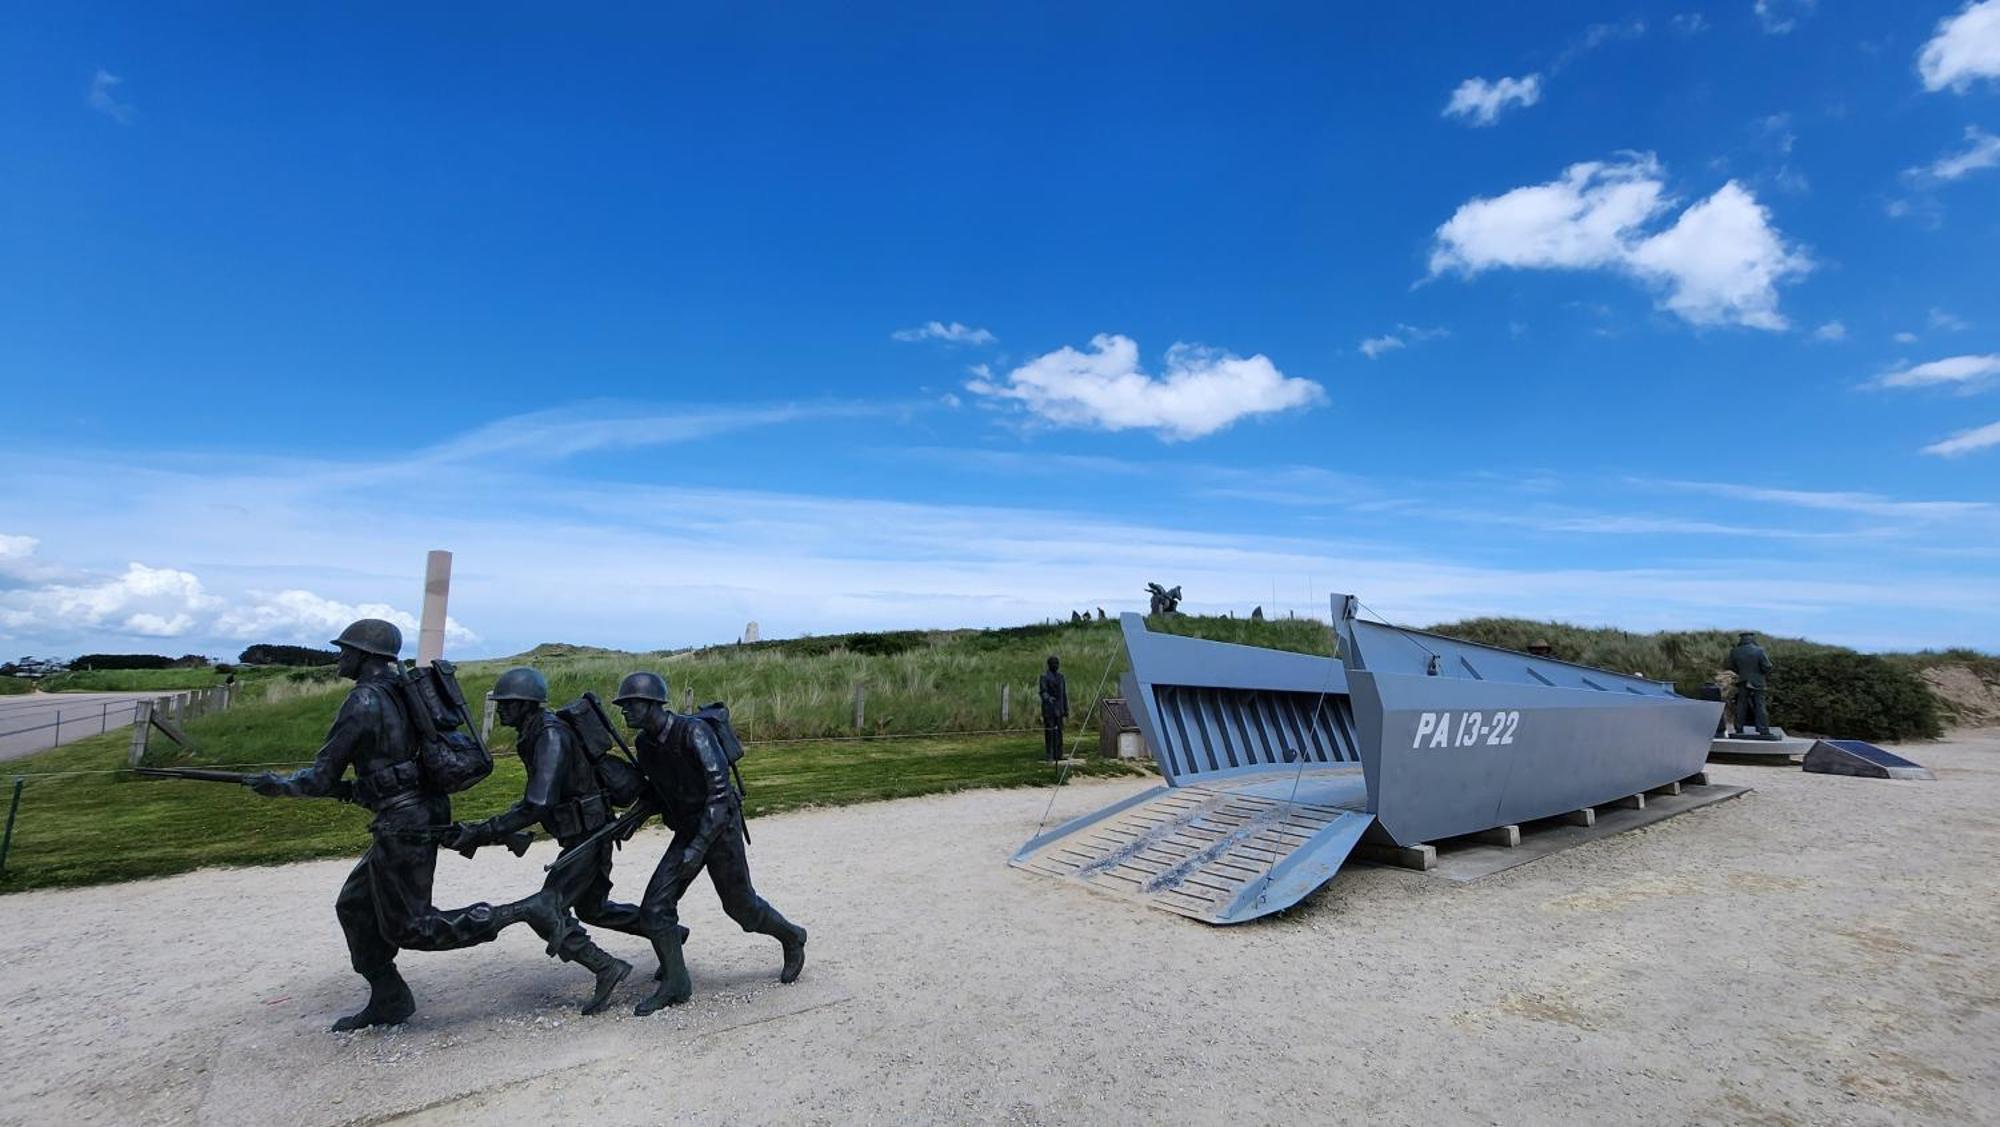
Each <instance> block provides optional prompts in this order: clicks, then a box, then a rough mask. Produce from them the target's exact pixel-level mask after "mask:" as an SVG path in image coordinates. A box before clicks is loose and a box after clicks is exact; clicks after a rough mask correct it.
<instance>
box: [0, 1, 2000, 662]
mask: <svg viewBox="0 0 2000 1127" xmlns="http://www.w3.org/2000/svg"><path fill="white" fill-rule="evenodd" d="M412 7H413V6H410V5H394V6H383V7H381V8H380V9H378V10H372V11H371V10H367V9H366V8H365V7H363V6H340V7H333V6H328V7H325V8H321V9H318V10H316V11H314V12H311V13H308V14H305V15H300V14H298V13H294V12H286V13H284V14H283V15H279V14H276V13H271V14H264V13H261V12H259V11H257V10H254V9H252V10H249V11H234V12H224V11H206V12H189V11H185V10H168V9H167V8H166V7H165V6H157V5H96V4H77V5H65V6H61V7H60V8H58V9H53V10H44V11H40V12H34V13H25V14H18V15H17V18H16V20H15V26H14V29H13V34H11V35H10V36H8V37H7V38H6V40H5V41H4V42H0V136H4V138H5V141H6V144H5V145H4V148H0V151H3V152H4V154H5V156H4V157H0V159H3V160H4V161H5V175H4V176H0V247H4V254H0V292H4V294H5V298H6V300H5V301H4V302H0V381H4V387H5V391H4V396H5V399H4V402H5V403H6V410H5V413H4V415H0V468H4V472H5V475H6V480H7V482H8V483H9V485H8V487H7V488H6V489H5V490H4V491H0V650H5V651H9V652H10V655H11V653H13V652H19V653H37V654H39V653H48V652H53V653H74V652H76V651H79V650H84V649H105V648H115V649H144V650H168V651H173V652H185V651H199V652H209V653H214V654H233V652H234V651H235V650H236V649H239V648H241V646H242V645H243V644H245V643H247V642H250V641H276V640H303V641H318V640H323V639H324V638H325V637H328V636H330V635H329V633H328V631H329V629H337V627H338V625H339V622H340V621H344V619H345V618H346V617H348V616H351V615H353V614H356V613H360V612H361V611H363V610H371V611H375V612H380V611H382V610H383V608H387V610H388V611H390V612H393V613H394V614H396V615H399V616H407V615H408V614H409V613H411V612H413V611H414V610H415V609H416V604H417V602H418V596H419V593H420V579H421V569H422V564H423V553H424V551H425V550H426V549H428V548H433V547H444V548H450V549H452V550H454V551H455V552H456V553H457V565H456V566H457V572H456V582H455V586H454V592H453V614H454V618H455V619H456V621H457V623H458V624H459V626H458V630H457V632H456V633H455V634H454V642H453V651H454V652H457V653H460V654H463V655H472V654H483V653H506V652H513V651H515V650H518V649H520V648H523V647H525V646H528V645H532V644H534V643H536V642H539V641H546V640H556V639H562V640H569V641H578V642H593V643H600V644H609V645H624V646H635V647H655V646H670V645H680V644H687V643H692V642H703V641H716V640H724V639H728V638H731V637H734V636H736V634H737V633H738V632H739V631H740V630H741V628H742V626H743V623H744V622H745V621H747V620H750V619H756V620H758V621H759V622H760V623H761V624H762V626H763V630H764V632H765V634H766V636H774V635H789V634H796V633H802V632H811V631H830V630H840V629H857V628H889V627H903V626H959V625H999V624H1008V623H1014V622H1020V621H1027V620H1033V619H1039V618H1042V617H1046V616H1049V615H1053V614H1061V613H1065V612H1066V611H1067V610H1068V609H1069V608H1071V607H1096V606H1103V607H1105V608H1106V609H1107V610H1113V611H1115V610H1119V609H1129V608H1132V607H1134V606H1139V605H1142V604H1143V600H1144V593H1143V587H1144V584H1145V583H1146V582H1148V581H1150V580H1160V581H1163V582H1166V583H1169V584H1174V583H1179V584H1181V585H1183V586H1184V588H1185V589H1186V591H1187V594H1188V605H1189V606H1190V607H1191V608H1193V609H1198V610H1214V611H1218V612H1219V611H1223V610H1234V611H1235V612H1237V613H1239V614H1240V613H1247V612H1248V610H1249V609H1250V607H1251V606H1252V605H1256V604H1262V605H1264V606H1265V608H1266V610H1267V611H1271V610H1274V609H1280V608H1282V609H1295V610H1297V611H1299V612H1301V613H1307V612H1310V613H1323V610H1324V605H1325V604H1324V599H1325V595H1326V593H1327V592H1328V591H1329V590H1352V591H1355V592H1357V593H1359V594H1360V595H1361V596H1362V598H1363V599H1364V601H1366V602H1367V603H1368V604H1369V605H1370V606H1371V607H1374V608H1375V609H1376V610H1378V611H1380V612H1381V613H1382V614H1384V615H1387V616H1388V617H1390V618H1393V619H1396V620H1399V621H1408V622H1417V623H1423V622H1431V621H1437V620H1440V619H1446V618H1452V617H1458V616H1463V615H1471V614H1488V613H1490V614H1525V615H1532V616H1537V617H1549V618H1560V619H1564V620H1569V621H1577V622H1584V623H1614V624H1619V625H1624V626H1628V627H1632V628H1643V629H1653V628H1660V627H1682V626H1686V627H1694V626H1716V627H1732V628H1733V627H1737V626H1748V627H1754V628H1759V629H1765V630H1771V631H1782V632H1790V633H1804V634H1809V635H1812V636H1814V637H1819V638H1824V639H1827V640H1832V641H1840V642H1845V643H1848V644H1852V645H1856V646H1861V647H1864V648H1901V647H1913V646H1924V645H1949V644H1958V645H1974V646H1981V647H1986V648H1995V646H1996V643H2000V597H1997V596H2000V581H1996V579H1995V573H1996V565H2000V497H1996V496H1995V485H1996V484H2000V284H1996V271H1995V263H1996V261H2000V256H1996V250H2000V207H1996V204H2000V140H1996V139H1995V138H1996V135H2000V0H1985V2H1983V3H1974V4H1969V5H1968V4H1967V3H1965V2H1964V0H1946V2H1942V3H1930V2H1924V3H1910V4H1903V5H1880V4H1858V3H1856V4H1843V3H1835V2H1833V0H1824V2H1821V3H1804V2H1798V0H1793V2H1789V3H1781V2H1779V0H1762V2H1757V0H1730V2H1728V3H1710V4H1694V3H1688V4H1670V5H1645V4H1640V5H1633V6H1631V7H1629V8H1614V7H1611V6H1606V5H1602V4H1594V3H1593V4H1571V5H1559V4H1549V5H1538V6H1536V9H1535V11H1534V12H1533V13H1532V14H1528V15H1523V14H1520V13H1517V12H1514V11H1503V10H1501V9H1502V7H1503V6H1500V5H1468V4H1429V5H1426V4H1399V5H1380V6H1378V7H1376V8H1374V9H1363V8H1359V7H1357V6H1346V5H1340V6H1336V5H1299V6H1260V7H1253V8H1249V9H1240V8H1239V9H1235V10H1230V11H1224V10H1223V9H1220V8H1216V7H1214V6H1209V5H1204V6H1188V7H1186V8H1185V9H1178V10H1177V9H1175V8H1174V7H1172V6H1162V5H1117V6H1111V5H1105V6H1091V5H1075V4H1063V5H1047V6H1037V5H1029V4H1023V5H1010V6H1007V7H1006V9H1005V11H1003V12H994V13H988V14H977V13H966V12H937V11H920V10H914V9H902V10H899V9H893V8H874V9H868V8H862V9H856V8H855V7H853V6H851V5H843V6H828V7H826V8H820V9H815V8H812V7H808V6H802V5H785V6H769V7H757V6H732V7H731V8H730V9H729V10H721V9H715V8H713V7H700V8H693V7H673V8H659V7H654V6H638V5H634V6H629V7H624V6H587V7H582V8H578V7H574V6H573V7H570V8H556V7H538V6H521V5H496V6H492V8H491V9H490V10H486V11H482V12H481V13H479V14H478V15H476V16H468V15H467V14H465V12H464V11H463V10H462V9H457V8H452V9H438V10H434V11H411V10H410V9H411V8H412Z"/></svg>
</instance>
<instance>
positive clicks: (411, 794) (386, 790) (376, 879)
mask: <svg viewBox="0 0 2000 1127" xmlns="http://www.w3.org/2000/svg"><path fill="white" fill-rule="evenodd" d="M334 645H335V646H337V647H339V650H340V660H339V666H338V669H339V673H340V675H341V676H342V677H347V678H351V679H352V680H353V681H354V688H353V689H352V690H350V691H349V692H348V694H347V699H346V700H345V701H343V702H342V703H341V706H340V713H339V715H338V716H337V717H336V718H335V719H334V722H333V730H332V731H331V732H329V733H328V734H327V737H326V743H325V744H323V745H321V747H320V749H319V753H318V754H317V755H315V756H314V757H313V763H312V766H310V767H307V768H305V769H304V770H301V771H298V772H295V773H293V774H290V775H275V774H271V773H268V772H267V773H265V774H262V775H253V776H251V777H250V778H249V779H248V780H247V782H248V785H249V786H250V788H251V789H252V790H254V791H256V792H257V793H258V794H261V795H265V796H266V797H276V796H280V795H287V796H292V797H297V798H324V797H332V798H339V799H342V800H345V801H351V802H354V803H357V804H359V805H361V806H363V807H366V808H367V809H369V810H370V811H373V812H374V814H375V820H374V821H373V822H371V823H370V824H369V826H368V832H369V834H370V835H371V836H372V837H373V839H374V840H373V843H372V844H371V845H370V846H369V847H368V852H366V853H364V854H363V855H362V857H361V862H360V863H359V864H357V865H355V866H354V871H353V872H351V873H349V874H348V876H347V881H346V883H345V884H343V885H341V888H340V896H339V898H338V899H336V900H335V901H334V905H333V910H334V915H335V916H337V917H339V919H340V929H341V931H342V933H344V934H345V935H346V937H347V954H348V959H349V961H350V962H352V964H353V966H354V970H355V973H357V974H359V975H361V977H363V978H365V979H367V980H368V1004H367V1005H366V1006H364V1007H362V1009H361V1010H360V1011H359V1012H357V1013H353V1014H350V1015H348V1016H346V1017H343V1018H341V1019H340V1020H339V1021H337V1022H335V1023H334V1024H333V1029H334V1031H335V1032H340V1031H342V1030H348V1029H360V1028H362V1027H364V1026H369V1025H398V1024H401V1023H402V1022H403V1021H406V1020H408V1018H409V1016H410V1015H411V1014H412V1013H414V1012H415V1011H416V1000H415V999H414V998H413V997H412V996H411V994H410V988H409V986H408V984H406V983H405V982H404V981H403V977H402V975H400V974H399V973H397V971H396V953H397V951H398V950H401V949H405V948H407V949H409V950H412V951H447V950H452V949H455V948H459V947H470V946H472V945H473V944H476V943H485V942H487V941H489V940H491V939H493V938H494V937H495V936H497V935H499V934H500V931H501V929H503V928H506V927H508V926H511V925H513V924H516V923H527V924H530V925H532V926H533V927H534V929H535V930H536V931H537V932H538V933H540V934H541V935H542V936H544V937H545V938H547V939H548V941H549V943H550V945H551V947H552V948H553V947H554V946H555V945H556V944H558V943H559V942H560V941H561V939H562V933H563V931H564V930H565V925H566V922H567V921H566V918H565V916H564V915H563V913H562V911H561V909H560V908H559V907H558V906H557V904H556V901H555V897H554V896H553V895H550V894H549V893H547V892H543V893H540V894H537V895H535V896H531V897H529V898H527V899H525V900H517V901H515V902H513V903H511V904H501V905H497V906H495V905H489V904H484V903H480V904H473V905H471V906H469V907H465V908H459V909H455V910H451V911H440V910H439V909H438V908H436V907H434V906H432V904H431V881H432V878H433V876H434V875H435V873H436V870H437V850H438V843H439V839H440V837H441V835H442V834H443V833H444V832H446V831H447V830H448V829H449V823H450V821H451V798H450V796H449V795H448V794H446V793H443V792H442V791H440V790H438V789H437V788H436V787H435V786H430V785H427V784H426V778H425V774H424V771H423V768H422V765H421V763H420V762H419V759H418V741H417V736H416V733H415V731H414V730H413V726H412V725H413V720H412V717H411V715H410V713H409V711H408V708H407V706H406V704H405V703H404V701H403V700H402V698H401V695H400V693H399V691H398V688H397V679H398V671H397V668H396V655H397V653H398V652H399V651H401V649H402V647H403V634H402V631H400V630H398V629H396V626H395V624H394V623H390V622H384V621H382V620H381V619H379V618H364V619H361V620H360V621H358V622H356V623H354V624H353V625H351V626H349V627H348V628H347V629H346V630H343V631H341V634H340V637H338V638H336V639H334ZM350 768H351V769H352V770H353V771H354V776H355V777H354V781H352V782H349V781H347V780H346V779H345V778H343V777H342V776H344V775H345V774H346V773H347V771H348V770H349V769H350Z"/></svg>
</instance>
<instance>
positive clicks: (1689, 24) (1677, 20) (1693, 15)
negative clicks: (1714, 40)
mask: <svg viewBox="0 0 2000 1127" xmlns="http://www.w3.org/2000/svg"><path fill="white" fill-rule="evenodd" d="M1672 23H1673V25H1674V30H1675V31H1677V32H1679V33H1680V34H1682V35H1700V34H1701V33H1702V32H1704V31H1707V30H1708V26H1709V25H1708V17H1707V16H1704V15H1702V14H1701V13H1700V12H1682V13H1680V14H1679V15H1676V16H1675V17H1674V18H1673V20H1672Z"/></svg>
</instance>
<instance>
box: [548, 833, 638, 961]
mask: <svg viewBox="0 0 2000 1127" xmlns="http://www.w3.org/2000/svg"><path fill="white" fill-rule="evenodd" d="M583 848H585V849H588V850H589V851H591V852H592V853H594V854H596V856H595V857H579V858H577V859H576V860H575V861H573V862H571V863H569V864H567V865H564V866H563V867H562V868H560V869H557V870H555V871H554V872H552V873H550V874H549V879H548V880H546V881H544V882H542V887H544V888H552V889H555V890H556V895H557V897H559V898H560V899H561V900H562V905H563V907H565V908H567V909H569V910H570V911H571V912H573V913H574V914H575V915H576V918H577V919H578V920H581V921H582V922H584V923H587V924H595V925H597V926H598V927H602V928H606V929H609V930H611V931H619V932H624V933H625V934H626V935H637V936H641V937H650V936H651V935H652V932H650V931H647V930H646V929H645V928H643V927H641V926H639V906H638V905H637V904H626V903H622V902H620V901H617V900H613V899H611V854H612V848H613V847H612V844H611V842H610V841H609V840H604V841H600V842H598V843H597V844H595V845H587V846H584V847H583ZM576 849H577V847H576V846H575V845H565V846H563V850H562V853H561V856H563V857H568V856H569V855H570V854H571V853H573V852H575V851H576ZM544 938H546V937H544ZM590 946H591V942H590V935H589V933H587V932H585V931H584V930H583V929H582V928H580V927H572V928H570V929H569V934H567V935H565V936H563V941H562V947H561V949H559V950H558V951H557V952H556V954H557V957H559V958H561V959H562V960H563V961H565V962H575V961H576V957H577V956H578V955H580V954H582V953H583V952H584V951H585V950H586V949H588V948H589V947H590Z"/></svg>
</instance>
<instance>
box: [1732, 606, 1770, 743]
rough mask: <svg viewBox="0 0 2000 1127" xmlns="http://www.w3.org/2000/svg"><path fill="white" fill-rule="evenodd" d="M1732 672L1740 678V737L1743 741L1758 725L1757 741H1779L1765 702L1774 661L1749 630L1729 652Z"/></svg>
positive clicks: (1737, 698)
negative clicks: (1743, 737)
mask: <svg viewBox="0 0 2000 1127" xmlns="http://www.w3.org/2000/svg"><path fill="white" fill-rule="evenodd" d="M1728 667H1729V671H1730V672H1731V673H1734V674H1736V734H1737V736H1739V737H1741V736H1742V735H1743V734H1744V733H1745V732H1747V731H1749V730H1750V725H1751V723H1752V722H1753V721H1754V722H1755V723H1756V725H1757V738H1758V739H1760V740H1775V739H1777V738H1778V737H1777V735H1776V734H1775V733H1773V732H1772V731H1771V714H1770V708H1769V705H1768V703H1767V702H1766V700H1765V697H1766V695H1767V694H1768V692H1769V686H1768V684H1767V683H1766V681H1765V678H1767V677H1769V676H1770V675H1771V658H1770V655H1768V654H1766V653H1765V652H1764V647H1762V646H1760V645H1758V644H1757V635H1755V634H1753V633H1751V632H1750V631H1748V630H1745V631H1744V632H1743V633H1742V634H1741V635H1740V636H1739V637H1738V638H1737V639H1736V645H1735V647H1734V648H1733V649H1731V650H1730V651H1729V662H1728Z"/></svg>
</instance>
